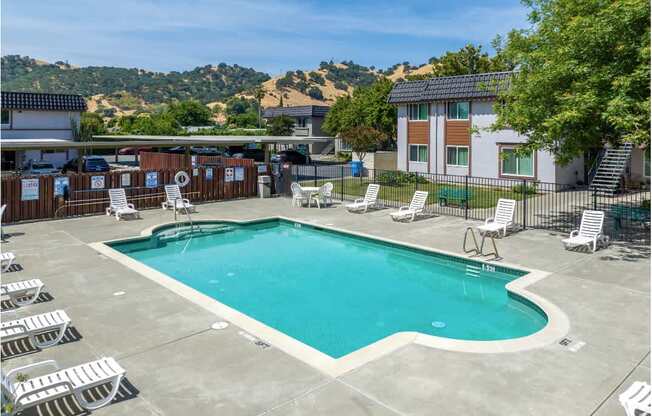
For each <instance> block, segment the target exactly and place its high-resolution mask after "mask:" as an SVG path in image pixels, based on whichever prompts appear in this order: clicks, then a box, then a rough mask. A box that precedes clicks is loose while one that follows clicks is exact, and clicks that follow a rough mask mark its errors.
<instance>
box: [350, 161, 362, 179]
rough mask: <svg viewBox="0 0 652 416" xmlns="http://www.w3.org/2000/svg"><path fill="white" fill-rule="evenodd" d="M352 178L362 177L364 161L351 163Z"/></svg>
mask: <svg viewBox="0 0 652 416" xmlns="http://www.w3.org/2000/svg"><path fill="white" fill-rule="evenodd" d="M351 176H362V161H361V160H354V161H353V162H351Z"/></svg>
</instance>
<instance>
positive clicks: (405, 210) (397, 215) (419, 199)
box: [389, 191, 428, 221]
mask: <svg viewBox="0 0 652 416" xmlns="http://www.w3.org/2000/svg"><path fill="white" fill-rule="evenodd" d="M427 199H428V192H426V191H416V192H415V193H414V196H412V201H411V202H410V205H408V206H403V207H400V208H399V209H398V211H397V212H392V213H390V214H389V215H391V216H392V219H393V220H394V221H401V220H406V219H407V220H410V221H414V218H415V217H416V216H417V215H419V214H422V213H423V210H424V208H425V207H426V200H427Z"/></svg>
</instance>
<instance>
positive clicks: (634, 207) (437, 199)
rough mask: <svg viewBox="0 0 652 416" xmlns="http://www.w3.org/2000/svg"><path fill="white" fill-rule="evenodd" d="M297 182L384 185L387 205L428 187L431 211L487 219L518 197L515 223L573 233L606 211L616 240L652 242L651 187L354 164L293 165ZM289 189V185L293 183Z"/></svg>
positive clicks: (343, 189) (338, 194) (349, 189)
mask: <svg viewBox="0 0 652 416" xmlns="http://www.w3.org/2000/svg"><path fill="white" fill-rule="evenodd" d="M291 176H292V180H293V181H297V182H299V183H301V184H303V185H306V186H320V185H321V184H324V183H326V182H331V183H333V192H334V194H333V195H334V197H335V198H337V199H340V200H342V201H344V200H353V199H356V198H362V197H363V196H364V193H365V191H366V190H367V185H368V184H370V183H377V184H379V185H381V188H380V193H379V200H380V202H381V203H382V205H383V206H385V207H392V208H398V207H399V206H402V205H407V204H409V202H410V200H411V198H412V195H413V194H414V191H417V190H419V191H428V193H429V195H428V203H427V208H426V209H427V211H428V213H430V214H433V215H451V216H457V217H462V218H465V219H473V220H484V219H486V218H488V217H491V216H492V215H493V212H494V209H495V206H496V203H497V201H498V199H499V198H508V199H514V200H516V201H517V205H516V213H515V223H516V226H517V227H519V228H521V229H526V228H540V229H546V230H551V231H555V232H561V233H568V232H570V231H571V230H574V229H577V228H578V227H579V224H580V221H581V218H582V212H583V211H584V210H587V209H590V210H599V211H604V212H605V226H604V232H605V233H606V234H607V235H608V236H609V237H610V238H611V239H612V240H617V241H636V242H642V243H649V241H650V189H649V187H647V188H641V189H628V190H626V191H625V192H622V193H619V194H616V195H613V196H612V195H605V194H601V193H599V192H596V191H593V190H589V189H588V187H586V186H574V185H566V184H558V183H547V182H538V181H533V180H530V179H495V178H480V177H474V176H454V175H439V174H426V173H408V172H401V171H385V170H374V169H366V168H365V169H363V171H362V172H358V171H356V170H355V169H354V168H352V167H351V166H350V165H294V166H292V168H291ZM288 188H289V187H288Z"/></svg>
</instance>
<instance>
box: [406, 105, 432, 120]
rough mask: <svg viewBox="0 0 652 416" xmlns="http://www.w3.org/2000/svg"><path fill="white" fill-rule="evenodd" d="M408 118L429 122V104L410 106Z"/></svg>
mask: <svg viewBox="0 0 652 416" xmlns="http://www.w3.org/2000/svg"><path fill="white" fill-rule="evenodd" d="M408 117H409V119H410V120H419V121H423V120H428V104H409V105H408Z"/></svg>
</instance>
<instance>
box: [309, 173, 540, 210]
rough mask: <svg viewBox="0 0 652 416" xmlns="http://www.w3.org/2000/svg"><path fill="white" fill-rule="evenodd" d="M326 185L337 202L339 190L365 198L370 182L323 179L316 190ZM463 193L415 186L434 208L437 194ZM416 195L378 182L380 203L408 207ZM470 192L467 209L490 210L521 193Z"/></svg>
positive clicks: (499, 190) (454, 186)
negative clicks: (381, 201)
mask: <svg viewBox="0 0 652 416" xmlns="http://www.w3.org/2000/svg"><path fill="white" fill-rule="evenodd" d="M326 182H332V183H333V197H334V198H339V196H340V194H341V193H342V187H344V195H349V196H356V195H358V196H360V197H361V198H362V197H363V196H364V194H365V192H366V191H367V185H368V184H369V183H377V182H371V181H369V180H368V178H345V179H344V180H341V179H339V178H334V179H324V180H318V181H317V186H321V185H322V184H324V183H326ZM301 184H302V185H305V186H314V185H315V182H314V181H312V180H307V181H302V182H301ZM443 188H448V189H459V190H462V189H464V185H457V184H449V183H431V182H427V183H420V184H418V185H417V188H416V189H418V190H419V191H428V204H435V203H437V202H438V199H437V193H438V192H439V190H440V189H443ZM414 191H415V184H414V183H410V184H405V185H393V186H392V185H384V184H383V183H382V182H380V195H379V198H380V199H384V200H386V201H396V202H402V203H406V204H407V203H409V202H410V200H411V199H412V194H414ZM469 191H470V193H472V197H471V200H470V203H469V208H491V207H494V206H496V203H497V201H498V199H499V198H508V199H515V200H517V201H519V200H522V199H523V194H522V193H521V192H514V191H512V190H511V189H510V188H491V187H479V186H471V185H469ZM532 196H534V194H528V195H527V197H528V198H530V197H532ZM450 205H451V206H457V202H454V203H453V202H451V203H450Z"/></svg>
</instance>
